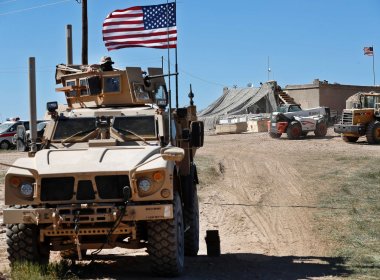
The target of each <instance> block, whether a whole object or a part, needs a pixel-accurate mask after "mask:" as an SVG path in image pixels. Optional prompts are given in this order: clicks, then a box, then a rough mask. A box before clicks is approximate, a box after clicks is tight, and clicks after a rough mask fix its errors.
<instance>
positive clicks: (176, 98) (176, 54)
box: [174, 0, 178, 109]
mask: <svg viewBox="0 0 380 280" xmlns="http://www.w3.org/2000/svg"><path fill="white" fill-rule="evenodd" d="M174 5H175V9H176V11H175V24H176V25H177V0H175V1H174ZM177 47H178V35H177V42H176V44H175V73H176V75H175V107H176V109H178V53H177Z"/></svg>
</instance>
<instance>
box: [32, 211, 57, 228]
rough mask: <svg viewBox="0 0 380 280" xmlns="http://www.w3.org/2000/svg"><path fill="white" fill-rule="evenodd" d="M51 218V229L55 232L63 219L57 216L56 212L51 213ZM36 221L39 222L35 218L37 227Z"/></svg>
mask: <svg viewBox="0 0 380 280" xmlns="http://www.w3.org/2000/svg"><path fill="white" fill-rule="evenodd" d="M51 217H52V220H53V229H54V230H57V228H58V227H59V225H60V224H61V222H62V221H63V218H62V217H61V216H60V215H59V213H58V212H53V214H52V215H51ZM38 220H39V217H37V225H38Z"/></svg>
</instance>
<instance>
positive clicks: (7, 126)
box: [0, 118, 29, 150]
mask: <svg viewBox="0 0 380 280" xmlns="http://www.w3.org/2000/svg"><path fill="white" fill-rule="evenodd" d="M19 125H24V126H25V129H29V122H28V121H21V120H20V119H19V118H15V119H12V120H7V121H5V122H3V123H2V124H0V149H3V150H8V149H9V148H11V147H12V146H13V137H14V135H15V134H16V132H17V126H19Z"/></svg>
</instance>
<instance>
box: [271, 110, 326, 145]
mask: <svg viewBox="0 0 380 280" xmlns="http://www.w3.org/2000/svg"><path fill="white" fill-rule="evenodd" d="M329 120H330V109H329V108H327V107H317V108H311V109H305V110H303V109H302V108H301V107H300V106H299V105H296V104H290V105H285V106H282V107H280V108H279V111H278V112H273V113H272V114H271V118H270V121H268V133H269V136H270V137H272V138H280V137H281V135H282V134H283V133H286V134H287V135H288V138H289V139H299V138H300V137H302V136H306V135H307V134H308V133H309V132H314V134H315V136H317V137H324V136H325V135H326V133H327V126H328V123H329Z"/></svg>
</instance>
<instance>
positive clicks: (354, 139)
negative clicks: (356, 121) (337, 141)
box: [342, 134, 359, 143]
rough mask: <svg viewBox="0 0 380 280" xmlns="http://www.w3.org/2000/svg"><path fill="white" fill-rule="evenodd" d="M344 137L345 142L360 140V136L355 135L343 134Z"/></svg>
mask: <svg viewBox="0 0 380 280" xmlns="http://www.w3.org/2000/svg"><path fill="white" fill-rule="evenodd" d="M342 139H343V141H344V142H347V143H355V142H356V141H358V139H359V137H355V136H344V135H343V134H342Z"/></svg>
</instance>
